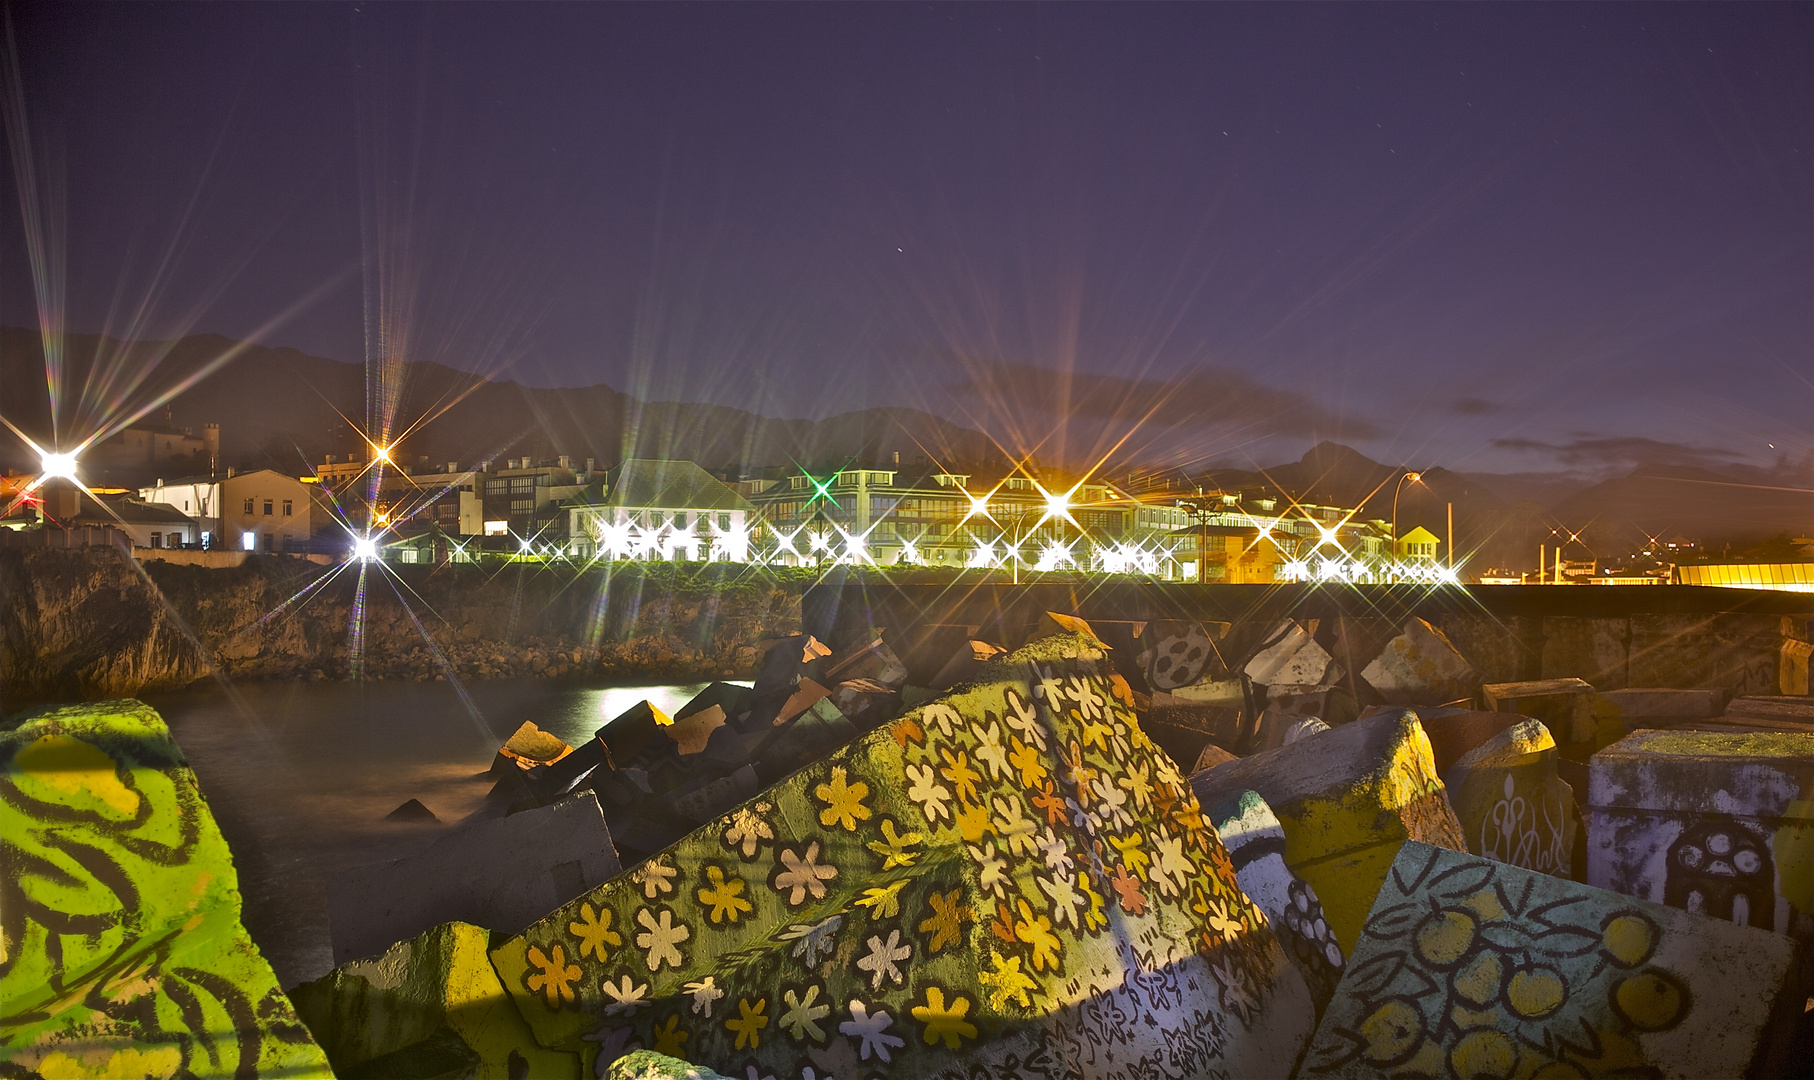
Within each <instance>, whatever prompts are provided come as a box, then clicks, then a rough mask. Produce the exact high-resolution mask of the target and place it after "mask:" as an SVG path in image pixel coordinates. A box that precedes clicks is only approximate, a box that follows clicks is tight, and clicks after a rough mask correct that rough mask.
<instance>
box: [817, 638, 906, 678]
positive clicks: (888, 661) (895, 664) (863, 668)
mask: <svg viewBox="0 0 1814 1080" xmlns="http://www.w3.org/2000/svg"><path fill="white" fill-rule="evenodd" d="M825 677H826V678H827V679H835V680H837V681H838V682H851V681H853V680H858V679H868V680H869V681H871V682H876V683H880V684H882V685H883V686H885V687H887V688H888V689H890V690H899V689H900V688H901V687H903V686H905V685H907V665H906V664H903V663H901V658H900V657H898V656H896V655H895V653H894V650H893V649H891V648H889V647H888V643H887V642H886V641H883V640H882V639H881V637H879V636H878V637H875V638H873V639H871V640H869V641H866V642H863V643H861V644H859V645H857V646H855V647H853V648H850V649H847V650H845V651H844V652H842V653H839V654H838V655H837V656H835V657H833V658H832V659H831V660H830V661H829V662H828V663H827V664H826V667H825Z"/></svg>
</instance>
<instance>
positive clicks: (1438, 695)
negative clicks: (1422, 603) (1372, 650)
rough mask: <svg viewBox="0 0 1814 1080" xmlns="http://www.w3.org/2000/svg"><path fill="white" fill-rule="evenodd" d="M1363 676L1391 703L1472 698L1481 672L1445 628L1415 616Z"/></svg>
mask: <svg viewBox="0 0 1814 1080" xmlns="http://www.w3.org/2000/svg"><path fill="white" fill-rule="evenodd" d="M1361 678H1363V679H1365V680H1367V685H1369V686H1371V687H1372V688H1373V689H1374V690H1376V691H1378V692H1379V695H1380V697H1381V698H1382V699H1384V700H1385V701H1386V703H1387V704H1391V705H1442V704H1445V703H1447V702H1451V701H1455V700H1458V699H1461V698H1471V697H1473V696H1474V694H1475V693H1476V692H1478V691H1479V689H1480V673H1479V672H1477V671H1475V670H1474V666H1473V665H1472V664H1470V663H1468V658H1467V657H1466V656H1464V655H1463V654H1462V653H1461V651H1460V650H1459V649H1457V648H1456V647H1455V645H1454V643H1452V642H1451V641H1449V639H1448V637H1447V636H1445V635H1444V634H1443V632H1442V631H1441V630H1438V629H1437V628H1436V627H1434V626H1431V625H1430V624H1429V623H1427V622H1425V621H1424V620H1422V619H1415V618H1414V619H1411V620H1410V621H1408V622H1406V623H1405V626H1404V630H1403V631H1402V632H1401V633H1400V634H1399V635H1398V636H1397V637H1395V638H1393V639H1392V640H1391V641H1388V642H1386V645H1385V647H1384V648H1383V649H1381V650H1380V652H1379V654H1378V655H1376V656H1375V657H1374V658H1373V659H1372V660H1371V661H1369V662H1368V663H1367V666H1366V667H1365V668H1363V669H1362V670H1361Z"/></svg>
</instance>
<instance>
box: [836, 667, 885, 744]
mask: <svg viewBox="0 0 1814 1080" xmlns="http://www.w3.org/2000/svg"><path fill="white" fill-rule="evenodd" d="M831 703H832V704H833V705H835V706H837V708H838V711H839V712H841V713H843V714H844V716H845V718H846V719H848V720H849V721H850V722H851V723H853V724H855V725H856V726H857V729H858V730H859V731H868V730H869V729H871V728H873V727H876V726H877V725H879V724H884V723H887V722H888V721H890V720H893V719H894V718H895V715H896V714H897V713H899V712H900V711H901V695H900V694H899V693H898V692H896V691H895V690H893V689H890V688H889V687H888V686H885V685H883V684H882V683H879V682H876V681H875V680H874V679H852V680H850V681H849V682H841V683H839V684H838V685H837V686H836V687H835V688H834V689H833V690H832V692H831Z"/></svg>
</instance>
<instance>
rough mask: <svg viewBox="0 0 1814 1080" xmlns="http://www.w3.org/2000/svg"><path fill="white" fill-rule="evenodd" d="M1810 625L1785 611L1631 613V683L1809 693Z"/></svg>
mask: <svg viewBox="0 0 1814 1080" xmlns="http://www.w3.org/2000/svg"><path fill="white" fill-rule="evenodd" d="M1806 628H1807V622H1806V620H1804V619H1796V618H1793V617H1790V616H1786V615H1781V616H1779V615H1734V614H1723V615H1633V616H1632V617H1631V657H1630V661H1629V666H1628V669H1627V670H1628V675H1629V677H1628V679H1627V685H1631V686H1708V687H1717V688H1719V689H1722V690H1724V691H1726V692H1727V693H1728V694H1731V695H1734V696H1738V695H1744V694H1805V693H1808V685H1807V678H1808V651H1809V649H1808V642H1807V640H1806V637H1807V629H1806Z"/></svg>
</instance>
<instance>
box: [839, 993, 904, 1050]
mask: <svg viewBox="0 0 1814 1080" xmlns="http://www.w3.org/2000/svg"><path fill="white" fill-rule="evenodd" d="M893 1022H894V1021H893V1020H891V1019H889V1016H888V1013H887V1012H885V1011H883V1010H881V1009H877V1010H876V1011H875V1012H874V1013H871V1012H870V1011H869V1009H868V1007H867V1006H865V1005H864V1004H863V1003H862V1002H861V1001H857V1000H854V999H853V1000H852V1001H851V1003H850V1019H849V1020H846V1021H844V1022H843V1023H842V1024H839V1025H838V1034H840V1035H848V1036H850V1037H851V1038H853V1039H858V1040H860V1043H859V1045H858V1050H859V1052H860V1056H861V1057H862V1059H863V1060H864V1061H868V1060H869V1054H870V1051H872V1050H873V1051H874V1052H875V1056H876V1057H878V1058H880V1059H882V1060H883V1061H888V1060H889V1057H888V1048H889V1047H890V1046H896V1047H899V1046H906V1045H907V1040H905V1039H900V1038H896V1037H895V1036H893V1035H885V1034H883V1032H885V1031H887V1030H888V1026H889V1025H890V1024H892V1023H893Z"/></svg>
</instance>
